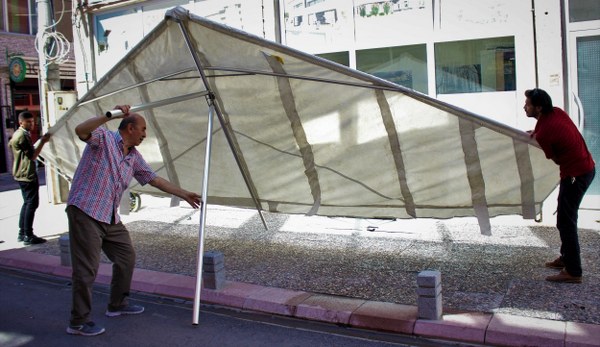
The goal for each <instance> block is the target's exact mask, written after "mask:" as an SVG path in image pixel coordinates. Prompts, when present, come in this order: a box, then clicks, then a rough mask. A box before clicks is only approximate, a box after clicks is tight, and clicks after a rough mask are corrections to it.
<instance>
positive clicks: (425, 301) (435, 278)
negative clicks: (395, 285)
mask: <svg viewBox="0 0 600 347" xmlns="http://www.w3.org/2000/svg"><path fill="white" fill-rule="evenodd" d="M417 285H418V288H417V294H418V295H419V297H418V298H417V306H418V309H419V318H420V319H430V320H439V319H442V275H441V273H440V272H439V271H435V270H426V271H421V272H419V275H418V276H417Z"/></svg>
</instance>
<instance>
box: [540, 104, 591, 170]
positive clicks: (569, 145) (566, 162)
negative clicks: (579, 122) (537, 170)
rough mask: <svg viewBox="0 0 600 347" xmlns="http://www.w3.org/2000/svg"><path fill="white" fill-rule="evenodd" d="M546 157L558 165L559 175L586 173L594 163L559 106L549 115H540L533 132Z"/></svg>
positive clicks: (578, 134)
mask: <svg viewBox="0 0 600 347" xmlns="http://www.w3.org/2000/svg"><path fill="white" fill-rule="evenodd" d="M533 135H534V136H535V139H536V140H537V142H538V143H539V144H540V146H541V147H542V149H543V150H544V153H545V154H546V158H548V159H552V160H554V162H555V163H556V164H558V166H559V167H560V178H561V179H562V178H565V177H577V176H581V175H583V174H586V173H588V172H590V171H592V169H593V168H594V166H595V163H594V159H593V158H592V154H591V153H590V151H589V150H588V148H587V146H586V144H585V141H584V140H583V137H582V136H581V133H580V132H579V130H578V129H577V127H576V126H575V124H574V123H573V121H572V120H571V118H570V117H569V115H568V114H567V113H566V112H565V111H563V110H561V109H560V108H558V107H554V110H553V111H552V112H551V113H549V114H544V115H541V116H540V117H539V118H538V120H537V123H536V125H535V130H534V132H533Z"/></svg>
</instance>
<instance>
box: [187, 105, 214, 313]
mask: <svg viewBox="0 0 600 347" xmlns="http://www.w3.org/2000/svg"><path fill="white" fill-rule="evenodd" d="M208 100H209V109H208V125H207V127H206V151H205V154H204V176H203V178H202V197H201V198H202V202H201V205H200V231H199V236H198V266H197V270H196V291H195V293H194V309H193V312H194V317H193V320H192V324H194V325H198V320H199V316H200V296H201V294H202V265H203V258H204V228H205V225H206V206H207V205H208V175H209V172H210V150H211V147H212V131H213V118H214V116H213V114H214V109H215V105H214V96H213V95H210V96H209V99H208Z"/></svg>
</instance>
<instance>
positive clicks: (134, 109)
mask: <svg viewBox="0 0 600 347" xmlns="http://www.w3.org/2000/svg"><path fill="white" fill-rule="evenodd" d="M206 95H208V91H203V92H198V93H191V94H185V95H180V96H175V97H172V98H169V99H163V100H158V101H153V102H149V103H147V104H141V105H135V106H132V107H131V108H130V109H129V112H130V113H131V112H139V111H143V110H147V109H150V108H155V107H161V106H165V105H170V104H174V103H177V102H181V101H185V100H189V99H194V98H198V97H201V96H206ZM122 115H123V112H122V111H121V110H110V111H107V112H106V116H107V117H117V116H122Z"/></svg>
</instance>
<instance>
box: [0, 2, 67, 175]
mask: <svg viewBox="0 0 600 347" xmlns="http://www.w3.org/2000/svg"><path fill="white" fill-rule="evenodd" d="M56 2H57V6H58V7H57V8H55V14H56V16H55V20H56V22H57V23H58V24H57V25H56V30H57V31H59V32H62V33H63V34H64V36H65V37H66V38H67V39H68V40H70V41H72V27H71V6H72V5H71V1H64V2H61V1H56ZM63 3H64V4H65V5H64V10H63V8H62V4H63ZM0 11H1V18H0V48H1V49H2V54H0V118H1V121H2V126H1V131H0V147H1V148H0V173H5V172H11V165H12V153H11V152H10V149H9V147H8V141H9V140H10V138H11V137H12V134H13V132H14V130H15V129H16V128H18V126H19V125H18V121H17V115H18V114H19V113H20V112H22V111H25V110H27V111H30V112H32V113H33V114H34V115H35V116H36V126H35V128H34V130H33V131H32V139H33V140H34V141H36V140H37V138H38V137H39V136H40V134H41V131H42V130H41V125H42V119H41V111H40V94H39V86H38V75H39V69H40V66H39V63H38V52H37V50H36V44H35V42H36V34H37V9H36V1H35V0H0ZM61 17H62V18H61ZM59 19H60V21H59ZM59 69H60V84H61V89H63V90H74V89H75V59H74V55H73V52H72V50H71V51H70V52H68V59H67V60H65V61H64V62H63V63H62V64H60V66H59Z"/></svg>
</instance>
